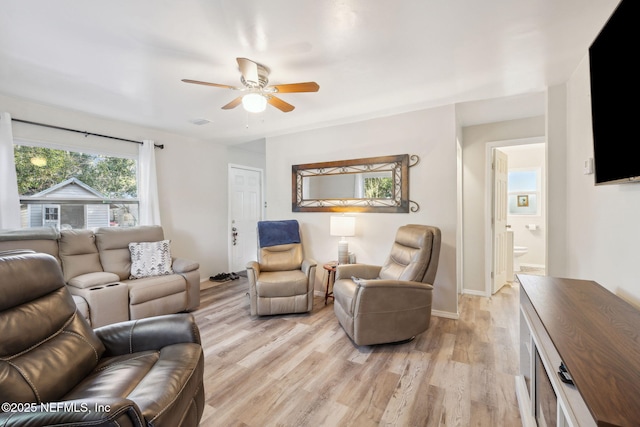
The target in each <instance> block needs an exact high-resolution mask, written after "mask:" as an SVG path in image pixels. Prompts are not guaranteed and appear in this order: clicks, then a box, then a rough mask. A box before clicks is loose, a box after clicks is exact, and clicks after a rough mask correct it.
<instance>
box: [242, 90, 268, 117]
mask: <svg viewBox="0 0 640 427" xmlns="http://www.w3.org/2000/svg"><path fill="white" fill-rule="evenodd" d="M242 106H243V107H244V109H245V110H247V111H248V112H250V113H261V112H263V111H264V110H265V108H267V98H265V97H264V96H262V95H260V94H259V93H248V94H246V95H245V96H243V97H242Z"/></svg>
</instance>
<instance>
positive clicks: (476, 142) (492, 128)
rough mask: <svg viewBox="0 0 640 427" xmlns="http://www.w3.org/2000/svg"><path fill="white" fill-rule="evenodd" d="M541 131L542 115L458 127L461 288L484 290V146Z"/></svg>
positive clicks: (474, 291) (539, 135) (538, 135)
mask: <svg viewBox="0 0 640 427" xmlns="http://www.w3.org/2000/svg"><path fill="white" fill-rule="evenodd" d="M544 134H545V118H544V117H543V116H540V117H532V118H528V119H519V120H510V121H506V122H497V123H489V124H484V125H476V126H468V127H465V128H463V129H462V146H463V150H462V160H463V165H464V167H463V193H464V194H463V203H464V212H463V228H464V239H463V242H464V246H463V248H464V253H463V257H464V266H463V278H464V280H463V284H462V287H463V290H464V291H465V292H470V293H474V294H484V293H485V291H486V283H485V278H486V277H487V272H486V265H485V259H486V258H485V256H486V254H485V227H486V224H487V221H489V219H488V218H486V216H485V188H486V187H485V179H486V165H487V159H486V155H485V154H486V146H487V144H488V143H491V142H496V141H506V140H515V139H523V138H532V137H541V136H544Z"/></svg>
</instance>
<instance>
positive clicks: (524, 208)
mask: <svg viewBox="0 0 640 427" xmlns="http://www.w3.org/2000/svg"><path fill="white" fill-rule="evenodd" d="M539 175H540V172H539V170H538V169H523V170H510V171H509V182H508V184H507V185H508V187H507V188H508V190H507V191H508V193H509V215H539V210H538V208H539V197H540V179H539Z"/></svg>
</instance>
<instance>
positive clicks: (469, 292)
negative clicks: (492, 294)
mask: <svg viewBox="0 0 640 427" xmlns="http://www.w3.org/2000/svg"><path fill="white" fill-rule="evenodd" d="M462 293H463V294H465V295H474V296H477V297H486V296H487V293H486V292H485V291H476V290H475V289H463V290H462Z"/></svg>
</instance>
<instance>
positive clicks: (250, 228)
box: [228, 164, 264, 272]
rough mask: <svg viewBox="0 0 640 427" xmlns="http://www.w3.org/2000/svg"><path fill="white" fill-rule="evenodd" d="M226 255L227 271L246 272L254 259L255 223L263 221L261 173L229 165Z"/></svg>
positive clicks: (256, 242)
mask: <svg viewBox="0 0 640 427" xmlns="http://www.w3.org/2000/svg"><path fill="white" fill-rule="evenodd" d="M228 182H229V192H228V194H229V204H228V205H229V215H228V230H229V233H228V236H229V240H228V248H229V250H228V253H229V271H231V272H239V271H243V270H245V269H246V265H247V262H249V261H252V260H257V247H258V235H257V225H258V221H260V220H262V218H263V205H264V203H263V202H262V200H263V196H262V194H263V171H262V169H256V168H252V167H248V166H241V165H231V164H230V165H229V179H228Z"/></svg>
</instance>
